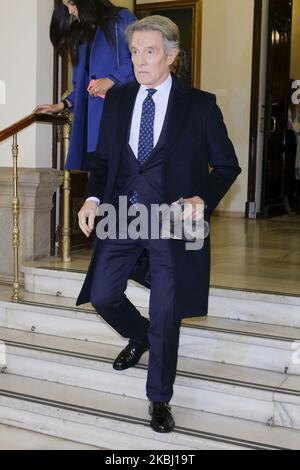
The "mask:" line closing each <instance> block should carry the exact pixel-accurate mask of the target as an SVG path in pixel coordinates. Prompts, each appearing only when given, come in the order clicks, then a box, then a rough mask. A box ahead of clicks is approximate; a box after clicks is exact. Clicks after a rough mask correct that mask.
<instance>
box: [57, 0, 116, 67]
mask: <svg viewBox="0 0 300 470" xmlns="http://www.w3.org/2000/svg"><path fill="white" fill-rule="evenodd" d="M73 3H74V4H75V5H76V7H77V10H78V15H79V19H80V21H73V20H72V17H71V16H70V15H69V11H68V8H67V7H66V6H65V5H64V4H63V2H62V0H57V1H56V3H55V7H54V12H53V15H52V20H51V25H50V39H51V42H52V44H53V46H54V47H55V48H56V49H57V50H58V52H59V53H60V54H64V53H67V54H70V57H71V61H72V64H73V65H77V64H78V60H79V46H80V44H81V43H83V42H85V41H86V42H88V43H92V41H93V39H94V35H95V26H96V27H99V28H100V29H101V30H102V31H103V33H104V35H105V37H106V39H107V40H108V41H109V42H110V43H112V44H114V36H113V35H112V34H111V32H110V31H109V27H108V21H110V20H112V19H114V18H116V17H117V16H118V12H119V11H120V8H118V7H116V6H115V5H113V4H112V3H111V2H110V1H109V0H73Z"/></svg>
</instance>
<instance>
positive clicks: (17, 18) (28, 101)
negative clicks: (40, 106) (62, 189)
mask: <svg viewBox="0 0 300 470" xmlns="http://www.w3.org/2000/svg"><path fill="white" fill-rule="evenodd" d="M52 9H53V1H52V0H26V1H21V0H1V15H0V80H2V81H3V82H4V83H5V85H6V103H5V104H2V105H1V104H0V129H4V128H5V127H7V126H9V125H11V124H13V123H15V122H16V121H18V120H19V119H21V118H23V117H24V116H27V115H28V114H30V113H31V112H32V110H33V109H34V107H35V106H36V104H37V103H40V102H52V88H53V85H52V75H53V72H52V68H53V52H52V46H51V43H50V40H49V24H50V18H51V14H52ZM51 135H52V134H51V128H50V127H48V126H47V128H46V126H45V125H44V124H39V125H38V126H32V127H31V128H29V129H27V130H24V131H22V132H21V133H20V134H19V151H20V159H19V165H20V166H23V167H47V166H51V159H52V158H51V145H52V139H51ZM11 163H12V158H11V141H8V142H7V143H2V144H0V166H10V165H11Z"/></svg>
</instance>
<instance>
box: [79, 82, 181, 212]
mask: <svg viewBox="0 0 300 470" xmlns="http://www.w3.org/2000/svg"><path fill="white" fill-rule="evenodd" d="M171 87H172V76H171V74H169V75H168V78H167V79H166V80H165V81H164V82H163V83H161V84H160V85H158V86H156V87H155V90H157V92H156V93H154V95H153V97H152V98H153V101H154V103H155V116H154V142H153V143H154V147H155V145H156V144H157V142H158V139H159V136H160V134H161V131H162V127H163V124H164V121H165V117H166V111H167V106H168V102H169V96H170V91H171ZM148 88H149V87H147V86H145V85H141V86H140V89H139V91H138V94H137V96H136V100H135V104H134V109H133V114H132V120H131V128H130V137H129V145H130V147H131V149H132V151H133V153H134V155H135V157H136V158H137V157H138V146H139V135H140V126H141V118H142V107H143V102H144V100H145V98H147V96H148V92H147V89H148ZM87 201H96V202H97V203H98V204H100V201H99V199H98V198H96V197H89V198H88V199H87Z"/></svg>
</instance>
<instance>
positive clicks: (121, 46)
mask: <svg viewBox="0 0 300 470" xmlns="http://www.w3.org/2000/svg"><path fill="white" fill-rule="evenodd" d="M135 20H136V18H135V17H134V16H133V14H132V13H130V11H128V10H122V11H121V14H120V16H119V21H118V23H117V32H118V51H119V61H120V66H119V68H118V67H117V68H115V69H114V70H112V71H111V73H110V74H109V75H108V78H110V79H111V80H113V81H114V82H115V83H116V84H118V85H121V84H122V83H127V82H130V81H131V80H133V79H134V74H133V66H132V62H131V55H130V52H129V49H128V45H127V41H126V37H125V30H126V28H127V26H128V25H129V24H131V23H133V22H134V21H135Z"/></svg>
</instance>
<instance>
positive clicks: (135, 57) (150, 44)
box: [77, 15, 240, 432]
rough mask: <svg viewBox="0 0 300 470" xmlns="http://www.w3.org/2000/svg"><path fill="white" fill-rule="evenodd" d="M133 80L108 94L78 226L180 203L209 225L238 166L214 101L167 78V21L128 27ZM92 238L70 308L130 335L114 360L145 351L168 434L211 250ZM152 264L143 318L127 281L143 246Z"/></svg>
mask: <svg viewBox="0 0 300 470" xmlns="http://www.w3.org/2000/svg"><path fill="white" fill-rule="evenodd" d="M126 34H127V40H128V43H129V48H130V51H131V54H132V61H133V65H134V71H135V76H136V80H137V82H134V83H131V84H128V85H124V86H121V87H119V88H116V89H112V90H111V91H109V93H108V94H107V97H106V100H105V101H106V102H105V109H104V116H103V120H102V130H101V136H102V138H101V141H100V144H99V147H98V149H97V152H96V154H95V157H94V161H93V165H92V170H91V175H90V179H89V183H88V190H87V200H86V202H85V204H84V206H83V207H82V209H81V211H80V212H79V224H80V227H81V229H82V231H83V232H84V233H85V234H86V236H89V235H90V234H91V232H92V230H93V228H94V221H95V216H96V210H97V206H98V204H99V203H101V204H102V203H111V204H113V206H114V207H116V209H117V210H119V206H118V201H119V196H127V197H128V204H129V206H135V205H136V203H142V204H144V205H145V206H146V207H147V208H148V209H150V207H151V206H152V205H153V204H160V203H166V204H172V203H173V202H174V201H177V200H178V199H179V198H184V199H185V200H186V201H187V202H188V203H189V204H190V206H191V207H192V211H193V216H195V214H196V217H199V216H200V217H201V210H202V209H203V210H204V207H205V210H204V217H205V219H206V220H207V221H209V218H210V216H211V214H212V212H213V210H214V209H215V207H216V206H217V205H218V203H219V202H220V200H221V199H222V197H223V196H224V194H225V193H226V192H227V190H228V189H229V187H230V186H231V184H232V183H233V182H234V180H235V179H236V177H237V176H238V174H239V173H240V168H239V166H238V161H237V158H236V155H235V152H234V148H233V146H232V143H231V142H230V140H229V138H228V135H227V131H226V127H225V125H224V122H223V117H222V114H221V111H220V110H219V108H218V106H217V104H216V99H215V96H214V95H212V94H209V93H205V92H203V91H200V90H196V89H193V88H191V87H189V86H187V85H186V84H184V83H183V82H181V81H180V80H178V79H177V78H176V77H174V76H172V75H171V74H170V66H171V64H172V63H173V62H174V60H175V58H176V56H177V54H178V52H179V31H178V28H177V26H176V25H175V24H174V23H173V22H172V21H171V20H169V19H168V18H164V17H162V16H157V15H156V16H151V17H147V18H144V19H142V20H140V21H137V22H136V23H134V24H133V25H131V26H129V28H128V29H127V32H126ZM199 208H200V210H199ZM121 238H122V237H119V238H117V239H107V240H100V241H99V240H98V241H97V243H96V246H95V250H94V254H93V258H92V261H91V264H90V267H89V271H88V274H87V277H86V280H85V283H84V285H83V288H82V291H81V293H80V295H79V298H78V300H77V304H78V305H79V304H82V303H86V302H89V301H90V302H91V303H92V304H93V306H94V307H95V309H96V311H97V312H98V313H99V314H100V315H101V316H102V317H103V318H104V319H105V320H106V322H108V323H109V324H110V325H111V326H112V327H113V328H114V329H115V330H116V331H117V332H118V333H119V334H120V335H122V336H123V337H125V338H129V343H128V345H127V346H126V348H125V349H124V350H123V351H122V352H121V353H120V354H119V356H118V357H117V358H116V360H115V361H114V364H113V367H114V368H115V369H116V370H124V369H127V368H128V367H132V366H134V365H135V364H137V362H138V361H139V359H140V357H141V356H142V354H143V353H144V352H145V351H146V350H148V349H149V348H150V351H149V368H148V377H147V385H146V391H147V397H148V398H149V400H150V407H149V412H150V415H151V416H152V418H151V423H150V424H151V426H152V428H153V429H154V430H155V431H157V432H170V431H171V430H172V429H173V428H174V424H175V423H174V419H173V416H172V413H171V408H170V405H169V402H170V400H171V397H172V394H173V384H174V380H175V376H176V366H177V356H178V342H179V331H180V322H181V319H182V318H186V317H195V316H203V315H206V314H207V306H208V290H209V273H210V246H209V237H208V238H206V239H205V242H204V246H203V247H202V249H200V250H193V251H190V250H186V243H185V241H184V240H175V239H170V240H168V239H152V238H151V237H148V238H147V239H137V240H136V239H132V238H130V237H128V238H127V239H123V238H122V239H121ZM145 249H146V250H147V252H148V255H149V259H150V272H151V295H150V308H149V317H150V321H149V320H148V319H146V318H144V317H143V316H142V315H141V314H140V313H139V311H138V310H137V309H136V308H135V307H134V305H133V304H132V303H131V302H130V301H129V300H128V299H127V297H126V296H125V294H124V292H125V289H126V286H127V280H128V278H129V277H130V274H131V272H132V270H133V268H134V266H135V264H136V262H137V260H138V258H139V257H140V255H141V253H142V252H143V251H144V250H145Z"/></svg>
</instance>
